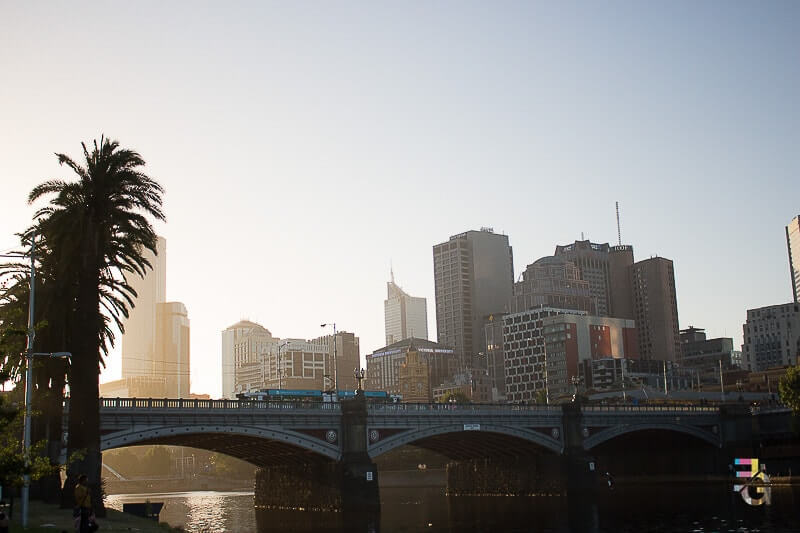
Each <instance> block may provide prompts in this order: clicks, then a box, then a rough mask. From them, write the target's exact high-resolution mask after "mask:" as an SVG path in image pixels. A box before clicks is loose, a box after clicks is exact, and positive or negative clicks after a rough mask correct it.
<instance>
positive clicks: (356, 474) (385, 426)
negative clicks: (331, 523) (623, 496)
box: [100, 395, 759, 509]
mask: <svg viewBox="0 0 800 533" xmlns="http://www.w3.org/2000/svg"><path fill="white" fill-rule="evenodd" d="M100 402H101V404H100V425H101V428H100V430H101V449H102V450H110V449H113V448H119V447H124V446H132V445H143V444H166V445H176V446H190V447H195V448H201V449H206V450H213V451H217V452H221V453H224V454H227V455H231V456H233V457H237V458H240V459H243V460H245V461H248V462H250V463H252V464H254V465H256V466H258V467H260V470H259V474H258V475H257V480H256V485H257V486H256V502H257V503H259V502H260V503H262V504H264V505H272V504H275V505H285V504H286V501H287V491H289V492H291V491H294V492H296V494H297V495H298V497H297V498H296V499H295V500H296V501H295V503H294V504H293V505H296V506H297V507H303V508H320V509H324V508H343V509H347V508H348V507H349V508H351V509H354V508H365V507H366V508H370V507H375V506H377V505H378V501H379V500H378V488H377V476H378V471H377V467H376V465H375V463H374V460H375V458H377V457H379V456H380V455H382V454H385V453H387V452H390V451H392V450H394V449H397V448H399V447H401V446H404V445H413V446H418V447H421V448H425V449H429V450H432V451H435V452H438V453H441V454H442V455H444V456H446V457H448V458H450V459H451V460H452V461H453V463H451V464H452V465H455V466H454V468H453V475H452V476H451V473H450V470H448V487H449V489H448V490H450V486H451V485H453V486H456V485H459V486H461V487H462V488H461V489H460V490H461V491H462V492H463V491H464V490H466V489H464V487H469V486H471V485H472V484H473V483H474V480H473V479H472V478H471V477H470V476H472V475H473V474H471V472H478V471H479V470H480V469H484V471H485V472H484V474H482V475H481V476H480V477H481V479H490V480H491V479H495V478H498V479H499V478H502V477H503V475H502V473H503V472H508V471H514V472H516V474H515V475H516V476H517V477H515V478H514V479H512V480H511V481H508V480H504V481H503V483H504V485H503V487H505V488H503V489H502V490H506V491H507V490H509V489H508V488H507V487H508V486H509V484H511V485H512V486H515V487H519V488H518V489H514V490H513V491H512V492H516V493H533V492H535V491H536V490H538V489H536V487H541V486H542V480H544V479H547V480H550V479H552V478H560V479H562V480H564V483H563V485H562V486H563V488H564V489H565V490H567V488H568V489H569V490H583V489H586V488H588V487H591V486H593V485H595V484H596V480H595V479H594V470H595V460H596V459H595V454H597V453H601V452H600V451H602V453H608V450H609V446H611V447H612V449H613V447H614V443H615V442H617V441H616V439H619V441H620V442H623V441H625V439H630V438H631V436H634V438H635V437H636V436H640V438H642V439H643V441H641V442H645V443H647V442H649V441H648V439H653V440H655V441H658V440H660V439H661V438H662V437H664V436H667V437H668V438H673V437H674V438H678V439H684V440H682V441H678V442H679V445H678V446H679V447H680V446H684V444H686V443H694V444H696V446H697V447H698V448H699V449H700V450H701V451H700V452H698V453H699V454H700V455H697V456H696V457H695V459H692V460H694V461H695V462H696V463H702V464H703V465H706V466H707V465H709V464H713V471H714V472H715V473H721V474H724V473H725V470H726V467H727V464H728V463H729V462H730V460H731V457H733V454H734V453H736V454H741V453H744V454H748V455H747V456H750V455H749V454H750V453H755V450H756V448H757V445H756V444H755V442H756V439H757V438H758V433H759V425H758V419H759V417H758V416H754V413H752V412H751V411H750V410H749V409H748V408H747V407H746V406H723V407H721V408H720V407H705V406H649V405H647V406H591V405H583V406H582V405H578V404H564V405H560V406H538V405H484V404H404V403H400V404H393V403H385V404H384V403H368V402H367V401H366V399H365V398H364V397H363V395H359V396H357V397H356V398H354V399H349V400H343V401H341V402H340V403H322V402H320V403H311V402H271V401H256V400H194V399H191V400H190V399H155V398H151V399H137V398H104V399H101V400H100ZM670 435H671V436H673V437H669V436H670ZM636 447H637V450H636V451H637V452H638V453H639V454H640V455H642V454H644V455H646V454H647V453H648V448H649V446H648V445H647V444H645V445H637V446H636ZM621 449H622V448H621ZM678 452H680V453H681V454H683V451H682V450H681V449H678V450H673V451H672V452H671V453H678ZM625 454H627V451H626V452H625ZM651 455H655V456H657V455H659V453H658V452H651ZM683 455H685V454H683ZM625 457H627V456H624V457H623V460H625V461H627V460H628V459H626V458H625ZM687 457H688V456H687ZM640 459H641V457H640ZM645 459H646V457H645ZM688 460H689V459H687V461H688ZM489 463H492V464H491V465H490V464H489ZM459 465H461V466H463V468H461V470H459V468H458V467H459ZM449 468H450V467H448V469H449ZM520 472H523V473H526V474H525V475H526V476H528V477H525V478H524V479H523V478H521V477H520V474H519V473H520ZM498 473H499V475H498ZM523 477H524V476H523ZM451 478H452V483H451ZM459 480H461V481H459ZM310 484H311V485H310ZM320 486H321V487H323V489H320ZM498 486H499V485H498ZM532 487H533V488H532ZM480 490H482V491H484V492H483V493H492V492H493V491H494V492H495V493H498V491H499V490H500V489H497V488H496V487H495V488H492V487H483V488H482V489H480ZM456 492H458V491H456ZM310 494H313V495H314V496H313V497H314V501H312V502H309V501H307V498H308V497H309V496H308V495H310ZM304 498H306V499H304ZM290 499H291V498H290Z"/></svg>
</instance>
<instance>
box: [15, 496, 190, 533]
mask: <svg viewBox="0 0 800 533" xmlns="http://www.w3.org/2000/svg"><path fill="white" fill-rule="evenodd" d="M17 504H18V502H15V505H14V517H13V519H12V520H11V527H10V532H11V533H23V532H25V533H61V532H62V531H66V532H67V533H73V532H74V531H75V526H74V522H73V520H72V509H61V508H60V507H59V506H58V505H49V504H44V503H42V502H38V501H32V502H31V507H30V513H29V515H28V528H27V529H23V528H22V523H21V519H22V517H21V516H20V511H19V509H20V507H19V506H18V505H17ZM106 513H107V515H106V517H105V518H98V519H97V523H98V525H99V526H100V531H101V532H105V531H125V532H128V533H130V532H135V533H179V532H180V531H182V530H181V529H180V528H173V527H170V526H169V525H168V524H167V523H165V522H161V523H158V522H156V521H154V520H148V519H147V518H140V517H138V516H134V515H131V514H128V513H123V512H121V511H115V510H114V509H106Z"/></svg>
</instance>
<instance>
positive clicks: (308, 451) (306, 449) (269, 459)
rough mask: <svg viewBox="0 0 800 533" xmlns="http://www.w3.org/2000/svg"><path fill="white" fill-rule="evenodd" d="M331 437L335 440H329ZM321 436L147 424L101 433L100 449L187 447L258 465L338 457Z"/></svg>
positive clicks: (319, 461) (326, 460) (333, 446)
mask: <svg viewBox="0 0 800 533" xmlns="http://www.w3.org/2000/svg"><path fill="white" fill-rule="evenodd" d="M328 440H333V441H334V442H332V443H331V442H328ZM328 440H326V439H325V438H324V436H322V435H320V436H314V435H308V434H305V433H300V432H295V431H290V430H276V429H268V428H254V427H242V426H236V425H219V424H215V425H207V426H203V425H189V426H177V427H166V426H161V427H159V426H157V427H148V428H135V429H132V430H124V431H117V432H114V433H109V434H105V435H102V436H101V443H100V447H101V451H106V450H112V449H116V448H121V447H125V446H138V445H167V446H186V447H191V448H197V449H201V450H208V451H212V452H218V453H222V454H225V455H229V456H231V457H235V458H237V459H241V460H243V461H247V462H248V463H250V464H252V465H254V466H257V467H270V466H275V465H286V464H297V465H312V464H313V465H317V464H327V463H332V462H335V461H337V460H338V458H339V456H340V453H339V448H338V446H337V444H336V441H335V439H328Z"/></svg>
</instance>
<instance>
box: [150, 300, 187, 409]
mask: <svg viewBox="0 0 800 533" xmlns="http://www.w3.org/2000/svg"><path fill="white" fill-rule="evenodd" d="M189 348H190V346H189V315H188V313H187V312H186V306H185V305H183V304H182V303H180V302H167V303H159V304H157V305H156V349H155V354H154V357H153V365H152V370H151V373H152V374H153V375H156V376H158V375H162V376H165V378H166V379H165V382H166V383H165V385H166V391H165V396H166V397H168V398H188V397H189V390H190V382H189V380H190V376H191V371H190V370H191V368H190V360H189V354H190V350H189Z"/></svg>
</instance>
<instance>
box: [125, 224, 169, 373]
mask: <svg viewBox="0 0 800 533" xmlns="http://www.w3.org/2000/svg"><path fill="white" fill-rule="evenodd" d="M156 251H157V252H158V253H157V255H155V254H153V252H151V251H150V250H144V253H143V256H144V258H145V259H146V260H147V261H148V262H149V263H150V265H151V266H152V269H150V270H148V271H147V273H146V274H145V276H144V277H143V278H142V277H139V276H138V275H135V274H134V275H130V274H129V275H128V276H127V281H128V284H129V285H130V286H131V287H132V288H133V289H134V290H135V291H136V298H135V300H134V304H135V305H134V306H133V308H131V309H130V310H129V311H130V312H129V315H128V318H126V319H123V322H122V323H123V326H124V327H125V332H124V333H123V334H122V378H123V379H125V378H131V377H140V376H152V369H153V360H154V356H155V351H156V306H157V305H158V304H160V303H163V302H165V301H166V294H167V241H166V239H164V238H163V237H158V240H157V242H156Z"/></svg>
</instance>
